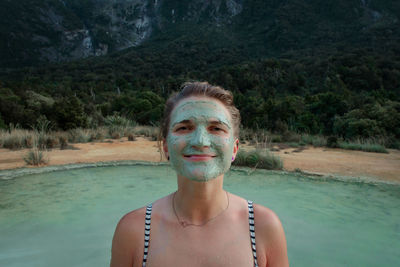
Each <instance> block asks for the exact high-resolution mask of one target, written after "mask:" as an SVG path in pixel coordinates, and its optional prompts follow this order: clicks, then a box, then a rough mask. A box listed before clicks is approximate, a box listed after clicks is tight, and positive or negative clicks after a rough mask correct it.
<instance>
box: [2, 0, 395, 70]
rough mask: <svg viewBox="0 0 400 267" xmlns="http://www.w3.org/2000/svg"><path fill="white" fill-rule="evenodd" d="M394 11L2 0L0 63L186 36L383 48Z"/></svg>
mask: <svg viewBox="0 0 400 267" xmlns="http://www.w3.org/2000/svg"><path fill="white" fill-rule="evenodd" d="M399 17H400V2H399V1H398V0H336V1H333V0H280V1H277V0H183V1H182V0H181V1H179V0H18V1H15V0H14V1H12V0H1V1H0V67H2V68H9V67H20V66H27V65H35V64H39V63H42V62H62V61H70V60H74V59H80V58H85V57H90V56H101V55H106V54H109V53H112V52H115V51H120V50H123V49H126V48H129V47H137V46H140V45H143V46H150V47H151V46H154V47H156V48H157V49H158V48H160V47H163V45H164V44H167V43H170V42H182V43H183V45H184V43H185V40H191V39H196V40H202V41H203V42H204V45H205V46H211V47H213V46H216V47H226V48H227V49H236V50H237V51H240V53H241V54H246V55H248V56H257V57H260V56H279V55H281V54H282V53H288V52H290V51H300V50H301V51H307V53H314V52H315V51H318V50H320V49H329V48H330V47H335V49H341V48H343V47H347V46H361V47H363V46H368V47H372V48H379V49H383V50H384V49H385V48H386V47H390V46H393V45H395V46H396V45H398V43H399V38H400V25H399ZM189 49H190V48H189Z"/></svg>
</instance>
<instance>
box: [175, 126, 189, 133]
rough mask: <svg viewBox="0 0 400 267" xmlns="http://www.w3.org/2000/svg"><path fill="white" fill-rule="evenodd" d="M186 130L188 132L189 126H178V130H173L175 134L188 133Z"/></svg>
mask: <svg viewBox="0 0 400 267" xmlns="http://www.w3.org/2000/svg"><path fill="white" fill-rule="evenodd" d="M188 130H190V127H189V126H179V127H178V128H176V129H175V132H181V131H188Z"/></svg>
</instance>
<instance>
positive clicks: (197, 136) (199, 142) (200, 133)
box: [191, 127, 210, 147]
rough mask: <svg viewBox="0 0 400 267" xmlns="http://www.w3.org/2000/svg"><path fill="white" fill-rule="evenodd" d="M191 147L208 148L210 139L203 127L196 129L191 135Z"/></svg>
mask: <svg viewBox="0 0 400 267" xmlns="http://www.w3.org/2000/svg"><path fill="white" fill-rule="evenodd" d="M191 145H192V146H196V147H209V146H210V138H209V136H208V132H207V130H206V129H204V128H203V127H199V128H197V129H196V130H195V131H194V133H193V138H192V139H191Z"/></svg>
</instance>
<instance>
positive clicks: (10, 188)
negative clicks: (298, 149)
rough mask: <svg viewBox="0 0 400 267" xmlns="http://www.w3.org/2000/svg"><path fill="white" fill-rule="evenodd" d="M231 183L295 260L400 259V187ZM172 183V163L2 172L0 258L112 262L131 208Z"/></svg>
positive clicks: (267, 179)
mask: <svg viewBox="0 0 400 267" xmlns="http://www.w3.org/2000/svg"><path fill="white" fill-rule="evenodd" d="M225 189H227V190H228V191H230V192H232V193H235V194H238V195H240V196H243V197H244V198H247V199H252V200H254V201H255V202H256V203H259V204H262V205H265V206H267V207H269V208H271V209H273V210H274V211H275V212H276V213H277V214H278V216H279V217H280V218H281V221H282V224H283V226H284V228H285V232H286V238H287V242H288V254H289V260H290V263H291V266H399V264H400V186H399V185H385V184H368V183H360V182H347V183H346V182H341V181H333V180H330V181H325V180H315V179H310V178H306V177H302V176H299V175H296V174H287V173H279V172H268V171H256V172H254V173H252V174H251V175H248V174H246V173H245V172H242V171H232V172H230V173H229V174H228V175H227V176H226V177H225ZM174 190H176V178H175V173H174V171H173V170H172V169H170V168H169V167H168V166H119V167H98V168H83V169H75V170H69V171H58V172H51V173H44V174H34V175H26V176H23V177H19V178H15V179H11V180H0V266H108V265H109V260H110V247H111V240H112V236H113V232H114V229H115V226H116V224H117V222H118V220H119V219H120V217H121V216H122V215H123V214H125V213H126V212H129V211H131V210H132V209H136V208H138V207H141V206H144V205H146V204H147V203H150V202H151V201H153V200H155V199H157V198H160V197H162V196H164V195H166V194H168V193H170V192H172V191H174Z"/></svg>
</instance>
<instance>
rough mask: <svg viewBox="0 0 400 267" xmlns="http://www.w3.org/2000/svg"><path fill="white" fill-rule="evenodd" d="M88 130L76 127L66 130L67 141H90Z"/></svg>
mask: <svg viewBox="0 0 400 267" xmlns="http://www.w3.org/2000/svg"><path fill="white" fill-rule="evenodd" d="M90 134H91V133H90V131H89V130H87V129H82V128H76V129H72V130H69V131H68V141H69V142H72V143H87V142H89V141H90Z"/></svg>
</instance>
